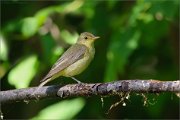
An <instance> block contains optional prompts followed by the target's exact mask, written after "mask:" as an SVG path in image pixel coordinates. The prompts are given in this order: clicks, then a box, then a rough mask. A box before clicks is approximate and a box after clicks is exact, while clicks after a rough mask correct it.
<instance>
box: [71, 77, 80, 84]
mask: <svg viewBox="0 0 180 120" xmlns="http://www.w3.org/2000/svg"><path fill="white" fill-rule="evenodd" d="M71 78H72V79H73V80H75V81H76V82H77V83H78V84H82V82H81V81H79V80H77V79H76V78H74V77H71Z"/></svg>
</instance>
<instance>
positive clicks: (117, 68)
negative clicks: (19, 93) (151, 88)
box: [0, 0, 179, 119]
mask: <svg viewBox="0 0 180 120" xmlns="http://www.w3.org/2000/svg"><path fill="white" fill-rule="evenodd" d="M1 3H2V4H1V32H0V42H1V49H0V53H1V55H0V61H1V63H0V78H1V90H9V89H20V88H27V87H32V86H38V85H39V81H40V80H41V79H42V78H43V77H44V76H45V75H46V74H47V72H48V71H49V70H50V68H51V66H52V65H53V64H54V63H55V61H56V60H57V59H58V58H59V56H60V55H61V54H62V53H63V52H64V51H65V50H66V49H67V48H68V47H69V46H71V45H72V44H74V43H75V42H76V40H77V38H78V36H79V34H80V33H81V32H84V31H87V32H91V33H93V34H94V35H97V36H100V37H101V38H100V39H99V40H97V41H96V43H95V48H96V54H95V58H94V60H93V61H92V63H91V64H90V66H89V67H88V69H86V70H85V71H84V72H83V73H82V74H80V75H78V76H76V78H77V79H79V80H80V81H82V82H87V83H96V82H109V81H115V80H126V79H157V80H177V79H179V69H178V68H179V0H137V1H117V0H113V1H90V0H89V1H85V0H75V1H44V2H42V1H41V2H40V1H39V2H38V1H36V2H35V1H19V0H12V1H10V0H9V1H1ZM71 83H74V81H73V80H71V79H70V78H65V77H60V78H57V79H56V80H54V81H52V82H50V83H48V85H52V84H71ZM143 96H144V97H143ZM120 99H121V98H120V97H119V96H111V97H105V98H104V106H103V107H102V106H101V99H100V97H99V96H95V97H89V98H82V97H75V98H69V99H57V98H56V99H45V100H40V101H25V102H20V103H12V104H8V105H2V106H1V107H2V113H3V116H4V118H5V119H12V118H14V119H82V118H84V119H85V118H86V119H87V118H89V119H90V118H94V119H108V118H110V119H120V118H121V119H133V118H134V119H138V118H139V119H145V118H146V119H151V118H156V119H158V118H159V119H178V118H179V98H178V97H177V96H176V95H175V94H172V93H161V94H144V95H142V94H135V93H131V94H130V96H129V99H126V100H125V101H124V102H122V103H121V104H119V105H118V106H117V107H115V108H113V109H112V110H111V111H110V112H109V113H108V114H106V113H107V111H108V110H109V108H110V106H111V105H112V104H114V103H116V102H118V101H120Z"/></svg>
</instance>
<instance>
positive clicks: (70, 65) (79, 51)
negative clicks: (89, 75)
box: [37, 32, 100, 91]
mask: <svg viewBox="0 0 180 120" xmlns="http://www.w3.org/2000/svg"><path fill="white" fill-rule="evenodd" d="M98 38H100V37H99V36H95V35H93V34H92V33H89V32H83V33H81V34H80V36H79V37H78V40H77V42H76V43H75V44H74V45H72V46H71V47H70V48H69V49H67V51H65V52H64V54H63V55H62V56H61V57H60V58H59V59H58V60H57V61H56V62H55V64H54V65H53V66H52V68H51V69H50V71H49V72H48V74H47V75H46V76H45V77H44V78H43V79H42V80H41V81H40V82H41V83H40V85H39V86H38V88H37V91H38V89H39V88H41V87H42V86H44V85H45V84H46V83H48V82H50V81H52V80H54V79H55V78H57V77H60V76H64V77H71V78H72V79H73V80H75V81H76V82H78V83H81V82H80V81H79V80H77V79H76V78H74V76H75V75H78V74H80V73H82V72H83V71H84V70H85V69H86V68H87V67H88V66H89V64H90V62H91V61H92V60H93V58H94V54H95V48H94V41H95V40H97V39H98Z"/></svg>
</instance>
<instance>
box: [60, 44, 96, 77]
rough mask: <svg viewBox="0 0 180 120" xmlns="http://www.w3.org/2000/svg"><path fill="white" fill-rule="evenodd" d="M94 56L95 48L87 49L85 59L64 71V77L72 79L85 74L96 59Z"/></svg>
mask: <svg viewBox="0 0 180 120" xmlns="http://www.w3.org/2000/svg"><path fill="white" fill-rule="evenodd" d="M94 54H95V49H94V47H92V48H90V49H87V51H86V53H85V55H84V57H82V58H81V59H80V60H78V61H76V62H75V63H73V64H72V65H70V66H69V67H67V68H66V69H64V70H63V71H62V76H65V77H71V76H75V75H78V74H80V73H81V72H83V71H84V70H85V69H86V68H87V67H88V65H89V64H90V62H91V61H92V59H93V58H94Z"/></svg>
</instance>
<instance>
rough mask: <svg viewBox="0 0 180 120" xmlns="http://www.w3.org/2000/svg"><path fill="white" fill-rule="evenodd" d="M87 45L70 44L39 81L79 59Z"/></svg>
mask: <svg viewBox="0 0 180 120" xmlns="http://www.w3.org/2000/svg"><path fill="white" fill-rule="evenodd" d="M86 50H87V47H86V46H85V45H82V44H74V45H73V46H71V47H70V48H69V49H68V50H67V51H66V52H65V53H64V54H63V55H62V56H61V57H60V58H59V59H58V60H57V61H56V63H55V64H54V65H53V66H52V68H51V70H50V71H49V73H48V74H47V75H46V76H45V77H44V79H42V80H41V81H40V82H43V81H46V79H48V78H51V77H52V76H53V75H55V74H57V73H58V72H60V71H62V70H64V69H65V68H67V67H68V66H69V65H71V64H73V63H75V62H76V61H78V60H79V59H81V58H82V57H83V56H84V54H85V52H86Z"/></svg>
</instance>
